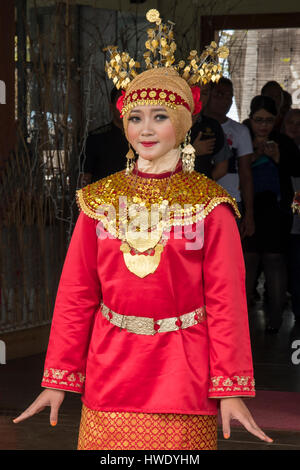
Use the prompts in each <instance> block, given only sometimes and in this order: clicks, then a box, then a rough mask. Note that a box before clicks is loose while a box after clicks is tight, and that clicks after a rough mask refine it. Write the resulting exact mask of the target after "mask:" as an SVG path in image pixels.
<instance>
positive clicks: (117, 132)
mask: <svg viewBox="0 0 300 470" xmlns="http://www.w3.org/2000/svg"><path fill="white" fill-rule="evenodd" d="M128 149H129V148H128V142H127V139H126V137H125V135H124V133H123V132H122V130H121V129H120V128H119V127H118V126H116V125H115V124H114V123H113V122H111V123H110V124H107V125H106V126H102V127H98V128H97V129H95V130H93V131H91V132H90V133H89V135H88V137H87V139H86V144H85V150H84V151H83V154H82V155H81V169H82V171H83V172H84V173H91V174H92V180H91V183H93V182H95V181H98V180H99V179H101V178H105V176H109V175H111V174H112V173H116V172H117V171H121V170H124V169H125V167H126V154H127V152H128Z"/></svg>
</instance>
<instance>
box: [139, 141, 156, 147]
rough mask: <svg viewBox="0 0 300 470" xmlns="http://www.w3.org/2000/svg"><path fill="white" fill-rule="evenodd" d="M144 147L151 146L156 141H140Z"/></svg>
mask: <svg viewBox="0 0 300 470" xmlns="http://www.w3.org/2000/svg"><path fill="white" fill-rule="evenodd" d="M141 144H142V145H143V146H144V147H152V146H153V145H155V144H156V142H141Z"/></svg>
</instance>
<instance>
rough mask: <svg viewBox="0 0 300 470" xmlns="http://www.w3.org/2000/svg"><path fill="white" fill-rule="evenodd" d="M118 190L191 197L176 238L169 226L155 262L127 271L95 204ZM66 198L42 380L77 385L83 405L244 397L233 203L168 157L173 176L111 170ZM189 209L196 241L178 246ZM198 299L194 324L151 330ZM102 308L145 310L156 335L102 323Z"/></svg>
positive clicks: (186, 403)
mask: <svg viewBox="0 0 300 470" xmlns="http://www.w3.org/2000/svg"><path fill="white" fill-rule="evenodd" d="M167 186H168V187H167ZM166 188H167V189H166ZM124 194H125V195H126V196H128V198H129V200H130V201H131V200H133V201H138V200H143V201H145V200H147V201H148V202H149V201H150V202H155V201H161V200H162V199H167V200H168V201H169V202H172V203H174V202H175V203H180V204H181V205H183V203H189V204H191V206H192V212H188V214H189V215H190V216H191V217H192V219H189V218H188V217H187V218H186V220H185V222H184V223H181V222H177V225H176V227H177V228H178V227H181V228H183V225H184V228H185V229H187V230H186V231H185V232H184V235H183V237H182V238H180V237H177V236H176V235H175V232H176V227H175V228H174V225H173V226H172V227H171V231H170V237H169V239H168V240H167V242H166V243H165V246H164V248H163V249H162V253H161V257H160V261H159V263H158V266H157V267H156V269H155V270H154V272H152V273H150V274H146V275H144V277H140V276H139V275H137V274H136V273H134V272H132V271H131V270H130V269H129V267H128V265H127V264H126V260H125V256H124V253H123V252H122V251H121V250H120V248H121V246H122V243H124V240H123V241H122V240H120V239H119V238H117V237H116V236H115V235H114V234H115V232H113V228H112V225H111V224H108V223H106V221H107V218H105V217H106V216H105V215H103V213H102V215H101V214H99V211H98V210H97V208H98V207H99V204H103V203H106V204H107V203H109V204H113V205H114V207H117V206H118V202H117V198H118V197H119V196H120V195H124ZM166 194H167V196H166ZM77 196H78V202H79V205H80V209H81V212H80V215H79V218H78V221H77V224H76V227H75V229H74V232H73V236H72V240H71V243H70V246H69V249H68V253H67V256H66V260H65V264H64V267H63V272H62V275H61V280H60V284H59V288H58V293H57V299H56V304H55V310H54V316H53V322H52V328H51V334H50V340H49V345H48V351H47V356H46V361H45V371H44V377H43V380H42V386H44V387H47V388H55V389H62V390H68V391H74V392H79V393H82V401H83V403H84V404H85V405H86V406H87V407H89V408H91V409H94V410H100V411H129V412H130V411H132V412H146V413H154V412H155V413H184V414H206V415H207V414H217V401H218V400H214V398H220V397H230V396H254V395H255V391H254V380H253V367H252V357H251V346H250V338H249V328H248V315H247V304H246V295H245V271H244V261H243V254H242V249H241V243H240V237H239V232H238V229H237V224H236V221H235V217H234V211H235V212H237V209H236V205H235V202H234V201H233V200H232V199H231V198H230V196H228V194H227V193H226V191H224V190H223V188H221V187H219V186H218V185H217V184H216V183H214V182H212V181H210V180H209V179H207V178H206V177H204V176H202V175H200V174H198V173H195V172H193V173H192V174H191V175H186V174H184V173H183V172H182V169H181V167H180V166H179V167H177V169H176V171H175V173H174V174H173V175H172V176H170V173H165V174H161V175H148V174H143V173H140V172H137V171H135V174H132V175H130V176H126V175H125V172H119V173H116V174H114V175H111V176H110V177H107V178H104V179H103V180H100V181H98V182H97V183H94V184H92V185H90V186H87V187H86V188H84V189H82V190H80V191H78V194H77ZM151 198H152V199H151ZM157 198H158V199H157ZM159 198H160V199H159ZM198 203H199V204H201V205H202V206H201V207H202V213H201V215H200V216H199V215H198V216H197V215H195V214H196V212H195V204H198ZM119 208H120V207H119ZM191 214H192V215H191ZM197 217H198V219H199V220H202V222H203V226H202V228H203V227H204V233H202V232H201V230H200V232H201V233H202V235H201V237H202V238H201V237H200V238H201V240H200V245H199V244H198V245H197V247H196V249H187V245H186V243H187V241H188V242H191V240H188V237H189V236H190V235H189V233H190V234H191V230H194V228H195V227H196V225H195V224H196V223H197ZM187 222H188V223H187ZM189 222H192V223H189ZM117 225H118V224H117ZM171 225H172V224H171ZM200 232H199V233H200ZM103 234H104V235H105V234H106V235H109V236H107V237H104V236H103ZM203 235H204V237H203ZM129 256H130V259H131V261H132V260H134V256H140V253H135V254H134V253H132V254H131V255H129ZM136 259H137V258H135V260H136ZM141 259H142V258H141ZM142 266H143V263H142ZM204 306H205V311H206V315H205V317H202V318H201V321H199V322H197V324H194V325H192V326H188V327H186V328H182V327H181V322H179V323H176V326H175V328H172V329H171V331H165V332H162V331H160V332H159V323H160V322H159V320H161V319H166V318H171V317H172V318H173V317H177V318H179V317H180V316H181V315H183V314H186V313H189V312H199V309H201V308H202V310H201V312H203V308H204ZM109 309H110V310H111V311H112V312H116V313H117V314H120V315H121V316H124V315H125V316H129V317H132V318H134V317H146V318H150V319H153V324H154V326H155V327H157V328H155V334H150V335H149V334H137V333H136V332H131V331H128V329H126V328H120V327H118V326H116V325H114V324H112V323H111V321H110V316H107V315H106V317H105V316H104V315H103V311H104V310H105V311H106V312H107V311H110V310H109ZM151 321H152V320H151Z"/></svg>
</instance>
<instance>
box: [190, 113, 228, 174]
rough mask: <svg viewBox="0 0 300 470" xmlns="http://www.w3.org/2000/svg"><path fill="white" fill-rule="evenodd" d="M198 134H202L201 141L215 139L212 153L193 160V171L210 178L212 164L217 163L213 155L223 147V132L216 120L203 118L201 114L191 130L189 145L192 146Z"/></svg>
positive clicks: (198, 156) (197, 156)
mask: <svg viewBox="0 0 300 470" xmlns="http://www.w3.org/2000/svg"><path fill="white" fill-rule="evenodd" d="M199 132H202V137H201V140H207V139H213V138H215V139H216V141H215V145H214V149H213V152H212V153H211V154H207V155H196V160H195V171H198V172H199V173H203V174H204V175H206V176H208V177H209V178H211V172H212V169H213V166H214V163H217V161H214V155H216V154H217V153H218V152H219V151H220V150H221V149H222V148H223V147H224V143H225V137H224V132H223V129H222V127H221V125H220V124H219V122H218V121H217V120H216V119H213V118H210V117H208V116H205V115H203V114H202V113H200V115H199V117H198V119H197V121H196V122H195V123H194V124H193V126H192V128H191V144H193V142H194V140H195V139H196V137H197V136H198V135H199Z"/></svg>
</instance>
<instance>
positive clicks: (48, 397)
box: [13, 389, 65, 426]
mask: <svg viewBox="0 0 300 470" xmlns="http://www.w3.org/2000/svg"><path fill="white" fill-rule="evenodd" d="M64 398H65V392H64V391H63V390H53V389H46V390H44V391H43V392H42V393H40V395H39V396H38V397H37V399H36V400H35V401H34V402H33V403H32V404H31V405H30V406H29V407H28V408H27V409H26V410H25V411H23V413H22V414H20V415H19V416H18V417H17V418H15V419H13V422H14V423H15V424H17V423H20V422H21V421H24V420H25V419H27V418H30V417H31V416H33V415H35V414H36V413H39V412H40V411H42V410H43V409H44V408H45V407H46V406H50V407H51V410H50V424H51V426H55V425H56V424H57V421H58V411H59V408H60V405H61V404H62V402H63V400H64Z"/></svg>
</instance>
